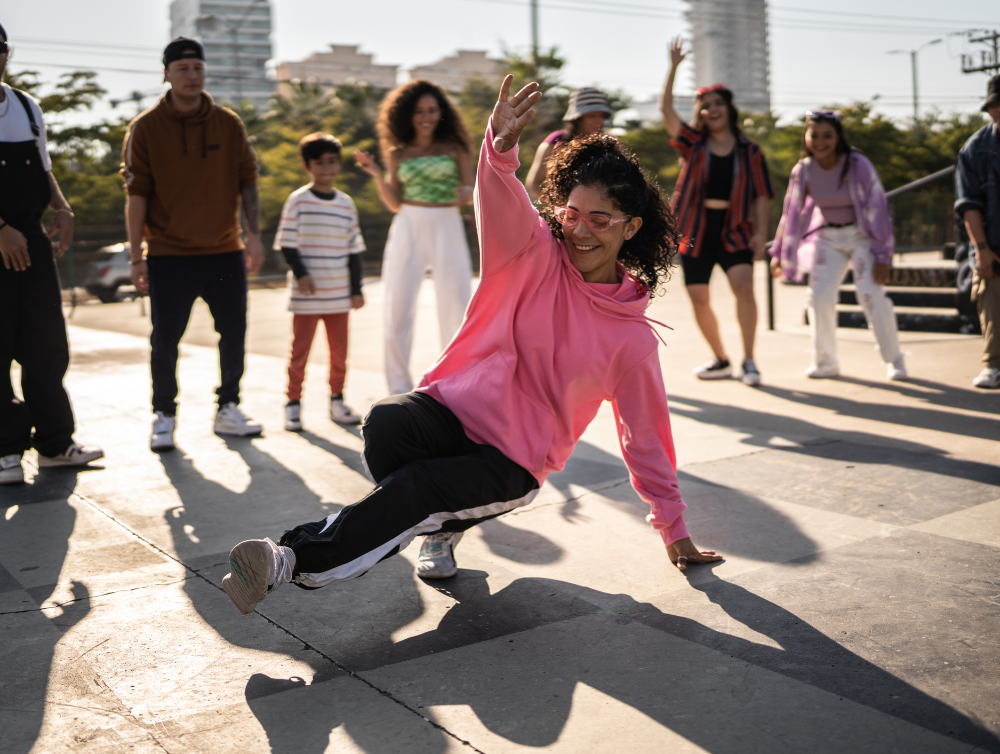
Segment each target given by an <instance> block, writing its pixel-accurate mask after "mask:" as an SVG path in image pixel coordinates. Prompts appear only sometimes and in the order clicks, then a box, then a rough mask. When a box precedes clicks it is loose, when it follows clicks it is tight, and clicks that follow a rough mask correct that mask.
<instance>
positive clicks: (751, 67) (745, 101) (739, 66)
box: [685, 0, 771, 113]
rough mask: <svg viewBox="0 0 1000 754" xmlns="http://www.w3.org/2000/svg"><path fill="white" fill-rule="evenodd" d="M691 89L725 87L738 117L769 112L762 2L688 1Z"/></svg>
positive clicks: (728, 0) (740, 0)
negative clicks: (692, 76)
mask: <svg viewBox="0 0 1000 754" xmlns="http://www.w3.org/2000/svg"><path fill="white" fill-rule="evenodd" d="M687 2H688V5H690V8H689V9H688V10H687V11H686V13H685V15H686V16H687V19H688V21H690V22H691V38H692V51H693V52H694V84H695V88H700V87H703V86H710V85H712V84H725V85H726V86H727V87H729V88H730V89H731V90H732V92H733V95H734V97H735V100H736V102H735V104H736V107H737V108H738V109H739V110H741V111H749V112H755V113H760V112H767V111H768V110H770V109H771V88H770V83H769V80H768V78H769V70H768V68H769V62H768V44H767V4H766V2H765V0H687Z"/></svg>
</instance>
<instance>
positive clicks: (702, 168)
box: [661, 37, 774, 385]
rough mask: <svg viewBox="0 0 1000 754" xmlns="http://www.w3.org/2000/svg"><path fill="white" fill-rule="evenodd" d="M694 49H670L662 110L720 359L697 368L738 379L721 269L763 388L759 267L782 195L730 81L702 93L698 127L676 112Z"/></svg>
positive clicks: (746, 366)
mask: <svg viewBox="0 0 1000 754" xmlns="http://www.w3.org/2000/svg"><path fill="white" fill-rule="evenodd" d="M686 57H687V52H685V51H684V50H683V42H682V40H681V39H680V37H677V38H676V39H674V41H673V42H671V44H670V75H669V76H668V77H667V85H666V88H665V89H664V91H663V101H662V103H661V111H662V113H663V124H664V125H665V126H666V128H667V133H669V134H670V143H671V145H673V147H674V149H676V150H677V152H678V154H679V155H680V157H681V172H680V175H679V176H678V178H677V187H676V190H675V191H674V196H673V199H672V200H671V209H673V211H674V213H675V214H676V215H677V224H678V229H679V230H680V232H681V243H680V248H679V251H680V254H681V266H682V267H683V269H684V285H685V287H686V288H687V292H688V296H689V297H690V298H691V305H692V307H693V308H694V315H695V320H696V321H697V322H698V328H699V329H700V330H701V334H702V335H704V336H705V340H706V341H708V345H709V347H710V348H711V349H712V354H713V359H712V360H711V361H709V362H707V363H705V364H702V365H701V366H700V367H697V368H696V369H695V370H694V373H695V376H696V377H698V379H701V380H718V379H725V378H727V377H729V376H731V374H732V367H731V366H730V363H729V357H728V356H727V355H726V349H725V346H724V345H723V344H722V337H721V336H720V334H719V323H718V320H717V319H716V318H715V312H713V311H712V306H711V303H710V300H709V292H708V291H709V289H708V282H709V279H710V278H711V275H712V269H713V268H714V267H715V265H716V264H718V265H719V266H720V267H722V270H723V272H725V273H726V277H727V278H728V279H729V286H730V287H731V288H732V290H733V294H734V295H735V296H736V318H737V320H738V321H739V324H740V332H741V333H742V335H743V370H742V371H743V373H742V375H741V378H740V379H741V380H742V381H743V383H744V384H747V385H759V384H760V372H759V371H758V369H757V365H756V363H755V362H754V357H753V356H754V354H753V349H754V337H755V334H756V329H757V301H756V299H755V298H754V293H753V263H754V262H755V261H756V260H758V259H762V258H763V257H764V253H765V248H766V239H767V230H768V228H767V224H768V203H769V202H770V200H771V197H773V196H774V189H773V188H772V187H771V178H770V175H769V174H768V171H767V162H766V161H765V160H764V153H763V152H762V151H761V149H760V147H759V146H758V145H757V144H755V143H754V142H752V141H750V140H749V139H748V138H747V137H746V136H744V135H743V133H742V132H741V131H740V127H739V124H738V122H737V117H738V113H737V110H736V107H735V106H734V105H733V93H732V92H731V91H730V90H729V89H728V88H726V87H725V86H724V85H723V84H714V85H712V86H706V87H703V88H702V89H699V90H698V92H697V96H696V98H695V105H694V119H693V121H692V123H691V124H690V125H688V124H687V123H685V122H684V121H683V120H681V117H680V116H679V115H678V114H677V111H675V110H674V106H673V102H674V96H673V87H674V76H675V74H676V73H677V67H678V66H679V65H680V64H681V62H682V61H683V60H684V58H686Z"/></svg>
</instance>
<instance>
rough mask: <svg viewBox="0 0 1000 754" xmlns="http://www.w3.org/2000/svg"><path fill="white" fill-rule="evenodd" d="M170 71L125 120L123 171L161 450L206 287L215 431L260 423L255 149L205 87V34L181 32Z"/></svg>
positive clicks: (155, 439) (244, 430) (169, 434)
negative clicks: (181, 350)
mask: <svg viewBox="0 0 1000 754" xmlns="http://www.w3.org/2000/svg"><path fill="white" fill-rule="evenodd" d="M163 78H164V80H165V81H166V82H167V83H169V84H170V90H169V91H168V92H167V93H166V94H164V95H163V97H161V98H160V101H159V102H157V103H156V105H155V106H154V107H152V108H150V109H149V110H147V111H146V112H144V113H142V114H141V115H139V116H138V117H136V119H135V120H133V121H132V123H131V124H129V129H128V133H127V134H126V136H125V144H124V146H123V148H122V170H121V172H122V175H123V176H124V177H125V187H126V190H127V191H128V204H127V209H126V216H127V221H128V237H129V243H130V245H131V254H132V282H133V283H134V284H135V286H136V288H138V289H139V290H140V291H142V292H143V293H146V292H148V293H149V299H150V317H151V319H152V323H153V332H152V335H151V337H150V345H151V346H152V356H151V364H150V366H151V372H152V379H153V411H154V413H155V414H156V418H155V419H154V421H153V433H152V437H151V438H150V448H151V449H153V450H170V449H171V448H173V447H174V428H175V424H176V418H175V417H176V411H177V402H176V399H177V347H178V344H179V342H180V339H181V336H182V335H183V334H184V330H185V329H186V328H187V323H188V319H189V318H190V316H191V307H192V306H193V305H194V301H195V299H197V298H198V297H199V296H200V297H201V298H202V299H204V301H205V303H206V304H208V308H209V311H211V313H212V318H213V319H214V320H215V329H216V331H217V332H218V333H219V365H220V368H221V372H222V380H221V385H220V386H219V388H218V389H217V390H216V393H217V394H218V396H219V400H218V403H219V410H218V413H217V414H216V418H215V432H216V433H217V434H226V435H238V436H243V437H246V436H251V435H259V434H260V433H261V426H260V425H259V424H257V423H256V422H253V421H252V420H250V419H249V418H248V417H247V416H245V415H244V414H243V413H242V412H241V411H240V409H239V402H240V393H239V390H240V379H241V378H242V376H243V368H244V357H245V350H244V348H245V344H244V341H245V338H246V309H247V270H248V269H249V270H256V269H257V268H258V267H260V265H261V262H262V261H263V259H264V247H263V245H262V243H261V239H260V197H259V195H258V193H257V156H256V155H255V154H254V151H253V149H252V148H251V146H250V140H249V138H248V136H247V133H246V130H245V129H244V128H243V123H242V122H241V121H240V119H239V116H237V115H236V113H234V112H233V111H231V110H228V109H226V108H223V107H219V106H218V105H216V104H215V103H214V102H213V101H212V98H211V97H210V96H209V95H208V94H207V93H206V92H205V90H204V89H205V55H204V52H203V50H202V47H201V45H200V44H199V43H198V42H196V41H195V40H193V39H185V38H183V37H178V38H177V39H175V40H174V41H172V42H171V43H170V44H168V45H167V47H166V49H165V50H164V51H163ZM241 203H242V205H243V211H244V213H245V214H246V220H247V231H248V232H247V236H246V245H245V246H244V243H243V242H242V241H241V235H242V232H241V228H240V204H241ZM143 241H145V242H146V253H145V257H143V249H142V246H143V244H142V242H143Z"/></svg>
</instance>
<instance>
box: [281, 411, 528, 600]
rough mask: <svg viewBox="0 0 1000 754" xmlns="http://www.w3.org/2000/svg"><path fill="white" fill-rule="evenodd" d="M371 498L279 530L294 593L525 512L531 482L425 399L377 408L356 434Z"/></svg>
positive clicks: (522, 471) (523, 471) (353, 575)
mask: <svg viewBox="0 0 1000 754" xmlns="http://www.w3.org/2000/svg"><path fill="white" fill-rule="evenodd" d="M362 432H363V433H364V439H365V449H364V451H363V453H362V457H363V459H364V461H365V465H366V466H367V468H368V470H369V472H370V473H371V475H372V477H373V478H374V479H375V482H376V486H375V489H374V490H372V491H371V493H369V494H368V496H367V497H365V498H364V499H363V500H361V501H360V502H357V503H355V504H354V505H349V506H347V507H346V508H344V509H343V510H341V511H340V512H339V513H333V514H330V515H329V516H327V517H326V518H325V519H323V520H322V521H316V522H315V523H311V524H302V525H301V526H296V527H295V528H294V529H292V530H290V531H286V532H285V533H284V534H283V535H282V537H281V539H280V540H279V542H278V544H280V545H284V546H286V547H290V548H292V550H293V551H294V552H295V558H296V564H297V569H298V571H299V573H298V576H296V577H295V579H294V580H293V581H294V583H295V584H296V585H298V586H301V587H303V588H306V589H316V588H318V587H322V586H326V585H327V584H331V583H333V582H335V581H345V580H347V579H352V578H357V577H358V576H362V575H364V574H365V572H367V571H368V569H370V568H371V567H372V566H374V565H375V564H376V563H378V562H379V561H380V560H384V559H385V558H388V557H391V556H392V555H395V554H396V553H397V552H399V551H400V550H402V549H403V548H405V547H406V546H407V545H408V544H409V543H410V542H411V541H413V538H414V537H416V536H419V535H421V534H432V533H434V532H438V531H451V532H458V531H465V530H466V529H470V528H472V527H473V526H475V525H476V524H478V523H479V522H480V521H485V520H487V519H490V518H495V517H497V516H499V515H501V514H503V513H507V512H508V511H511V510H514V509H515V508H520V507H521V506H524V505H527V504H528V503H530V502H531V501H532V500H533V499H534V497H535V495H537V494H538V481H537V480H536V479H535V477H533V476H532V475H531V473H530V472H528V471H527V470H526V469H524V468H523V467H521V466H519V465H518V464H516V463H514V462H513V461H511V460H510V459H509V458H507V456H505V455H504V454H503V453H501V452H500V451H499V450H497V449H496V448H494V447H492V446H490V445H478V444H476V443H474V442H472V440H470V439H469V438H468V437H467V436H466V434H465V430H463V429H462V424H461V422H459V421H458V419H457V418H456V416H455V415H454V414H453V413H452V412H451V411H450V410H449V409H448V408H446V407H445V406H443V405H441V404H440V403H438V402H437V401H436V400H434V399H433V398H431V397H430V396H427V395H424V394H423V393H405V394H402V395H393V396H391V397H389V398H386V399H384V400H381V401H379V402H378V403H376V404H375V405H374V406H372V410H371V411H370V412H369V413H368V416H366V417H365V421H364V424H363V425H362Z"/></svg>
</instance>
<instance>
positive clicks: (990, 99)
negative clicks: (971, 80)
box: [979, 75, 1000, 113]
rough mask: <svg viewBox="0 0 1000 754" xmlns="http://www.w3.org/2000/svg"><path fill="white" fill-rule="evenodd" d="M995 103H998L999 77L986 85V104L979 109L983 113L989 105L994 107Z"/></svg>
mask: <svg viewBox="0 0 1000 754" xmlns="http://www.w3.org/2000/svg"><path fill="white" fill-rule="evenodd" d="M997 102H1000V75H997V76H994V77H993V78H991V79H990V82H989V83H988V84H987V85H986V102H984V103H983V106H982V107H981V108H979V109H980V110H982V111H983V112H984V113H985V112H986V110H987V109H988V108H989V106H990V105H994V104H996V103H997Z"/></svg>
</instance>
